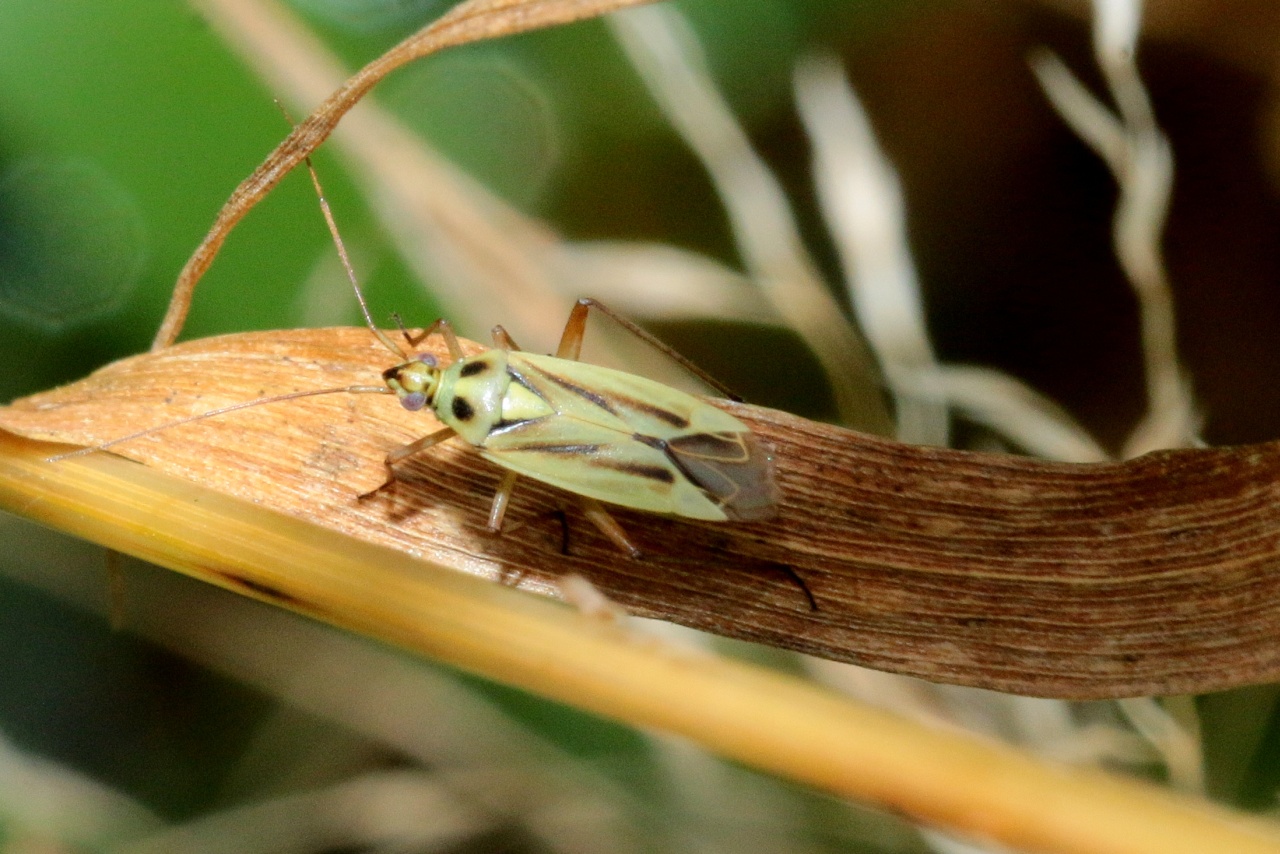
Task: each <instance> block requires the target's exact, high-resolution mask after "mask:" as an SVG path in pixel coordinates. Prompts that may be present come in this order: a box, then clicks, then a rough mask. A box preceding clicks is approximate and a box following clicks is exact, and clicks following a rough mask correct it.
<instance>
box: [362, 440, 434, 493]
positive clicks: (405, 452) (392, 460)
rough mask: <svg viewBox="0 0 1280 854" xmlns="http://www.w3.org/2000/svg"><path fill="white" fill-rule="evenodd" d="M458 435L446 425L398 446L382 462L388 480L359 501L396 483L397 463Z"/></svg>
mask: <svg viewBox="0 0 1280 854" xmlns="http://www.w3.org/2000/svg"><path fill="white" fill-rule="evenodd" d="M456 435H457V433H456V432H455V431H454V429H453V428H452V427H445V428H443V429H441V430H437V431H436V432H434V433H431V434H429V435H427V436H423V437H422V438H421V439H418V440H417V441H414V442H410V443H409V444H407V445H403V446H401V447H399V448H396V449H395V450H394V451H392V452H391V453H389V454H387V456H386V458H385V459H384V460H383V461H382V464H383V465H384V466H386V469H387V479H386V481H385V482H384V483H383V484H382V485H381V486H379V487H377V488H376V489H371V490H369V491H368V492H365V493H362V494H361V495H359V496H358V497H357V499H358V500H359V501H364V500H366V499H369V498H372V497H373V496H375V495H377V494H378V493H379V492H381V491H382V490H384V489H386V488H388V487H389V486H391V485H392V484H394V483H395V482H396V470H395V465H396V463H399V462H403V461H404V460H406V459H408V458H409V457H411V456H413V455H414V454H417V453H420V452H422V451H425V450H427V449H428V448H431V447H434V446H436V445H438V444H440V443H441V442H443V441H445V440H446V439H451V438H453V437H454V436H456Z"/></svg>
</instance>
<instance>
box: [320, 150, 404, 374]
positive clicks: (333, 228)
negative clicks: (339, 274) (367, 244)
mask: <svg viewBox="0 0 1280 854" xmlns="http://www.w3.org/2000/svg"><path fill="white" fill-rule="evenodd" d="M303 161H304V162H305V163H306V164H307V172H309V173H310V174H311V186H313V187H315V188H316V198H317V199H319V200H320V210H321V212H323V213H324V222H325V225H327V226H329V234H330V235H332V236H333V244H334V246H337V247H338V257H339V258H341V259H342V267H343V269H345V270H346V271H347V279H348V281H350V282H351V289H352V290H354V291H355V292H356V302H358V303H360V313H361V314H363V315H364V323H365V325H366V326H368V327H369V331H370V332H372V333H373V334H374V336H375V337H376V338H377V339H378V340H379V341H381V342H382V346H383V347H386V348H387V349H388V350H390V351H391V352H392V353H395V354H396V355H397V356H399V357H400V358H401V359H408V358H409V354H408V353H406V352H405V351H404V350H403V349H401V348H400V345H399V344H397V343H396V342H395V341H394V340H392V338H391V337H390V336H389V335H387V333H385V332H383V331H382V330H381V329H379V328H378V325H377V324H376V323H374V322H373V315H372V314H370V313H369V303H367V302H366V301H365V298H364V291H362V290H360V282H359V281H358V280H357V279H356V271H355V268H354V267H352V266H351V256H349V255H348V254H347V246H346V244H345V243H343V242H342V235H341V234H339V233H338V223H337V222H336V221H335V220H334V218H333V211H332V210H331V209H330V208H329V200H328V199H326V198H325V197H324V187H322V186H321V185H320V176H319V175H317V174H316V168H315V166H314V165H312V163H311V158H310V157H304V158H303Z"/></svg>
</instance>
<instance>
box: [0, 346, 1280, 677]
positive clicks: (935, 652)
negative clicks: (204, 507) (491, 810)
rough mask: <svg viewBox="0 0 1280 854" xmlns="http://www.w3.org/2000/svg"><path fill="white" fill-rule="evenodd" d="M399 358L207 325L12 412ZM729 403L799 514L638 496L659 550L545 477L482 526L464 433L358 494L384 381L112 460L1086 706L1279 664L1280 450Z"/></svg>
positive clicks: (45, 426) (365, 478)
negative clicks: (720, 519)
mask: <svg viewBox="0 0 1280 854" xmlns="http://www.w3.org/2000/svg"><path fill="white" fill-rule="evenodd" d="M384 362H385V357H384V356H383V355H382V354H381V353H380V352H379V351H378V348H377V345H376V343H372V342H371V337H370V336H369V334H368V332H367V331H366V330H361V329H330V330H304V331H295V332H273V333H259V334H251V335H235V336H225V337H222V338H214V339H207V340H202V341H196V342H190V343H188V344H184V345H182V346H180V347H175V348H172V349H171V350H169V351H166V352H164V353H162V354H158V355H149V356H140V357H135V358H133V359H128V360H125V361H123V362H120V363H117V364H116V365H114V366H111V367H109V368H106V369H104V370H102V371H100V372H98V373H97V374H94V375H93V376H91V377H90V378H88V379H86V380H84V381H81V382H80V383H76V384H73V385H70V386H66V387H64V388H61V389H57V390H54V391H51V392H46V393H43V394H40V395H36V396H34V397H31V398H27V399H25V400H22V401H19V402H17V403H15V404H14V405H12V406H10V407H8V408H6V409H4V410H0V427H3V428H5V429H8V430H10V431H13V432H16V433H20V434H23V435H26V436H29V437H33V438H40V439H47V440H54V441H62V442H69V443H75V444H82V445H88V444H95V443H100V442H104V441H107V440H110V439H114V438H117V437H119V436H121V435H124V434H126V433H129V432H132V431H133V430H136V429H138V428H139V427H145V426H147V425H152V424H159V423H165V422H168V421H171V420H174V419H177V418H181V417H184V416H188V415H191V414H193V413H197V412H202V411H207V410H209V409H213V408H216V407H218V406H221V405H224V404H227V403H234V402H240V401H244V400H250V399H253V398H255V397H257V396H259V395H261V394H264V393H267V394H271V393H279V392H289V391H296V390H299V389H306V388H323V387H329V386H343V385H349V384H352V383H368V382H370V381H371V380H372V378H373V377H376V375H377V370H378V369H379V368H380V367H381V366H382V365H383V364H384ZM718 405H721V406H725V407H728V408H731V409H732V411H733V412H734V413H735V414H736V415H738V416H739V417H740V418H742V419H743V420H744V421H746V422H747V423H748V424H749V425H751V427H752V428H753V429H754V430H755V431H757V433H758V434H759V435H760V436H761V437H762V438H763V439H764V440H765V441H766V442H767V443H769V444H770V445H771V446H772V447H773V448H774V450H775V452H776V456H777V459H778V471H779V477H780V481H781V485H782V489H783V494H784V502H783V507H782V512H781V515H780V517H779V518H778V519H777V520H776V521H773V522H769V523H759V524H753V525H715V524H698V523H693V522H685V521H675V520H669V519H665V518H662V517H655V516H649V515H645V514H640V513H630V512H619V513H618V518H619V520H620V521H621V522H622V524H623V525H624V526H625V527H626V529H627V530H628V532H629V533H631V534H632V535H633V536H634V538H635V540H636V541H637V543H638V545H640V547H641V548H642V549H643V550H644V551H645V552H646V553H647V555H648V558H647V559H646V560H641V561H635V560H629V559H626V558H624V557H622V556H621V555H620V554H619V553H618V552H616V550H614V549H613V547H612V546H611V545H610V544H609V543H608V542H606V541H604V540H602V538H600V537H599V536H598V535H597V534H596V533H595V532H594V530H593V529H592V528H591V526H590V525H589V524H587V523H586V522H585V520H583V519H581V518H580V517H578V516H577V515H576V513H575V512H574V511H573V509H572V503H571V502H569V503H568V504H567V505H566V502H565V500H564V496H563V495H561V494H559V493H556V492H555V491H553V490H549V489H543V488H540V487H538V486H536V485H533V484H522V487H521V489H520V490H518V491H517V495H516V499H515V502H514V504H513V507H512V510H511V512H510V513H509V515H508V523H509V525H510V529H509V530H508V531H507V532H506V533H505V534H504V535H503V536H501V537H493V536H490V535H488V534H486V533H485V531H484V519H485V512H486V510H487V506H488V502H489V498H490V495H491V494H492V490H493V487H494V485H495V484H496V482H497V480H498V476H499V472H498V471H497V470H496V469H495V468H494V467H493V466H491V465H490V464H488V463H486V462H484V461H483V460H481V459H479V458H478V457H477V456H476V455H475V454H474V453H471V452H470V451H469V450H468V449H466V448H463V447H452V446H445V447H442V448H441V449H439V451H438V452H436V453H432V454H428V455H424V458H423V459H421V460H419V461H417V462H415V463H413V464H411V465H408V466H406V467H405V469H404V470H403V472H402V474H403V476H404V482H403V483H402V484H401V485H400V488H398V489H397V490H396V491H395V492H394V493H393V494H391V495H388V496H383V497H380V498H378V499H376V500H373V501H367V502H359V501H357V500H356V499H355V496H356V495H357V494H359V493H361V492H364V491H365V490H368V489H370V488H372V487H374V486H377V485H378V484H379V483H380V482H381V480H382V472H381V463H380V461H381V459H382V457H383V455H384V454H385V453H386V452H387V451H388V450H390V449H392V448H394V447H397V446H399V445H402V444H404V443H405V442H408V441H410V440H412V439H416V438H418V437H420V436H422V435H425V434H426V433H427V432H429V431H430V430H431V429H432V424H431V423H430V418H429V417H427V416H423V415H421V414H417V415H415V414H412V413H406V412H404V411H403V410H402V409H400V408H399V407H398V406H397V405H396V404H395V401H394V400H391V399H389V398H385V397H382V396H378V395H359V396H356V395H331V396H328V397H317V398H308V399H306V400H298V401H293V402H291V403H288V404H277V405H271V406H263V407H260V408H256V409H252V410H248V411H244V412H238V413H235V414H234V415H231V416H227V417H224V418H217V419H210V420H207V421H203V422H200V423H197V424H193V425H189V426H185V427H181V428H176V429H172V430H168V431H165V432H162V433H160V434H156V435H154V436H151V437H149V438H148V439H145V440H142V441H138V442H135V443H130V444H126V445H122V446H119V447H118V448H117V450H119V451H120V453H122V454H123V455H125V456H129V457H132V458H134V459H138V460H141V461H144V462H147V463H148V464H151V465H154V466H156V467H158V468H160V469H162V470H164V471H166V472H170V473H173V474H175V475H179V476H181V477H184V478H187V479H190V480H194V481H197V482H199V483H201V484H203V485H205V486H208V487H209V488H212V489H215V490H218V491H220V492H223V493H227V494H230V495H233V496H237V497H240V498H243V499H248V500H250V501H254V502H257V503H259V504H262V505H264V506H271V507H275V508H278V509H280V510H282V511H285V512H288V513H291V514H293V515H295V516H299V517H302V518H304V519H307V520H310V521H314V522H316V523H318V524H320V525H323V526H324V527H326V528H329V529H331V530H334V531H337V532H340V533H344V534H348V535H350V536H352V537H356V538H359V539H363V540H368V541H372V542H377V543H380V544H384V545H387V546H390V547H393V548H396V549H399V550H401V551H405V552H408V553H410V554H412V555H415V556H419V557H422V558H424V559H427V560H429V561H432V562H435V563H438V564H443V565H447V566H450V567H454V568H457V569H460V570H463V571H465V572H469V573H471V574H474V575H479V576H482V577H485V578H489V579H493V580H501V581H504V582H506V583H508V584H517V585H518V586H522V587H526V588H532V589H539V590H549V589H550V588H551V587H552V585H553V583H554V581H555V579H556V578H558V577H560V576H561V575H563V574H564V573H566V572H578V573H580V574H582V575H584V576H585V577H586V578H588V579H589V580H590V581H591V582H592V583H594V584H596V585H597V586H598V587H600V588H601V589H602V590H603V591H605V592H606V593H607V594H608V595H609V596H610V597H612V598H613V599H615V600H616V601H618V602H620V603H622V604H623V605H624V606H626V607H627V608H628V609H629V610H630V611H632V612H633V613H638V614H642V615H647V616H655V617H661V618H664V619H668V620H671V621H674V622H678V623H683V624H686V625H691V626H695V627H698V628H703V629H707V630H709V631H713V632H717V633H720V634H724V635H729V636H733V637H739V638H745V639H749V640H757V641H763V642H766V643H771V644H775V645H778V646H783V647H788V648H792V649H798V650H801V651H804V652H810V653H814V654H817V655H821V656H826V657H829V658H835V659H840V660H845V661H852V662H855V663H859V664H865V665H868V666H871V667H875V668H879V669H883V670H888V671H892V672H898V673H907V674H912V675H916V676H921V677H924V678H927V679H932V680H937V681H946V682H955V683H961V684H968V685H978V686H984V687H990V688H997V689H1000V690H1005V691H1011V692H1017V693H1026V694H1035V695H1044V696H1058V697H1073V698H1086V697H1120V696H1136V695H1150V694H1171V693H1190V692H1202V691H1209V690H1217V689H1222V688H1227V687H1231V686H1236V685H1243V684H1248V683H1254V682H1263V681H1268V680H1273V679H1275V678H1276V677H1277V676H1280V644H1278V643H1277V641H1276V638H1277V637H1278V636H1280V632H1277V629H1278V628H1280V595H1278V594H1280V591H1277V589H1276V586H1277V579H1278V578H1280V575H1277V572H1276V570H1277V567H1280V536H1277V534H1276V531H1277V530H1280V501H1278V500H1277V498H1278V497H1280V495H1278V494H1280V483H1278V481H1280V443H1268V444H1263V445H1255V446H1249V447H1243V448H1226V449H1192V450H1182V451H1168V452H1160V453H1156V454H1151V455H1148V456H1145V457H1142V458H1138V459H1135V460H1130V461H1127V462H1123V463H1101V464H1092V465H1070V464H1062V463H1046V462H1040V461H1035V460H1030V459H1025V458H1019V457H1007V456H997V455H987V454H975V453H966V452H960V451H953V450H945V449H937V448H923V447H914V446H910V445H905V444H901V443H897V442H892V441H887V440H882V439H877V438H874V437H870V436H866V435H862V434H858V433H853V432H850V431H847V430H842V429H840V428H836V427H832V426H829V425H822V424H815V423H812V422H809V421H805V420H803V419H800V418H796V417H793V416H789V415H785V414H783V413H779V412H775V411H772V410H767V409H762V408H758V407H751V406H746V405H733V404H728V403H724V402H720V403H718ZM81 464H82V461H66V462H63V463H58V464H55V465H56V466H57V467H58V468H53V469H42V471H45V472H48V474H47V475H42V476H49V477H53V476H55V473H56V472H57V471H58V470H59V469H60V468H62V467H74V466H78V465H81ZM565 506H569V508H570V512H569V514H568V516H567V517H561V515H560V513H561V510H562V508H563V507H565ZM561 518H567V524H566V525H563V526H562V524H561V521H560V519H561ZM791 572H794V573H796V574H797V575H799V576H800V577H801V578H803V579H804V581H805V582H806V583H807V584H808V586H809V588H810V589H811V590H812V591H813V594H814V596H815V597H816V598H817V602H818V605H819V610H818V611H816V612H815V611H811V610H810V609H809V608H808V606H807V603H806V601H805V599H804V596H803V594H802V593H801V592H800V591H799V590H798V589H797V587H796V585H795V583H794V581H793V580H792V578H791V576H790V574H789V573H791Z"/></svg>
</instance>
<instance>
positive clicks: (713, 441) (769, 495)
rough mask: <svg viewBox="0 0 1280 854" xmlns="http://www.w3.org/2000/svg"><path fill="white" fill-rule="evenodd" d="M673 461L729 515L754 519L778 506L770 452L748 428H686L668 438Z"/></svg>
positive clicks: (771, 513)
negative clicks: (688, 430) (692, 430)
mask: <svg viewBox="0 0 1280 854" xmlns="http://www.w3.org/2000/svg"><path fill="white" fill-rule="evenodd" d="M667 451H668V456H669V457H670V459H671V460H672V462H674V463H675V464H676V467H677V468H679V469H680V471H681V472H682V473H683V474H684V475H685V477H687V478H688V479H689V481H690V482H692V483H693V484H694V485H696V486H697V487H698V488H699V489H701V490H702V491H703V493H705V494H706V496H707V497H708V498H709V499H710V500H711V501H712V502H713V503H715V504H716V505H717V506H718V507H720V509H721V510H723V511H724V514H725V516H726V517H728V518H729V519H732V520H734V521H740V522H755V521H760V520H763V519H771V518H773V517H774V516H775V515H777V512H778V499H779V494H778V484H777V481H776V480H775V478H774V473H773V457H772V456H771V455H770V454H769V453H768V452H767V451H766V450H765V449H764V446H762V445H761V444H760V441H759V440H758V439H756V437H755V435H754V434H752V433H751V432H750V431H748V430H746V429H743V430H741V431H735V432H717V433H705V432H704V433H691V434H688V435H685V436H677V437H675V438H672V439H669V440H668V441H667Z"/></svg>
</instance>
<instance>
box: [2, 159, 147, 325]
mask: <svg viewBox="0 0 1280 854" xmlns="http://www.w3.org/2000/svg"><path fill="white" fill-rule="evenodd" d="M146 244H147V238H146V227H145V223H144V222H143V218H142V215H141V214H140V212H139V210H138V206H137V203H136V201H135V200H134V198H133V196H132V195H131V194H130V193H129V191H128V190H126V189H125V188H124V187H122V186H121V185H120V184H119V183H118V182H116V181H115V180H114V179H113V178H112V177H111V176H110V175H109V174H107V172H106V171H104V170H103V169H101V168H100V167H98V166H96V165H95V164H94V163H92V162H90V161H88V160H83V159H78V158H77V159H49V158H44V157H39V156H33V157H31V158H28V159H25V160H22V161H20V162H18V163H15V164H14V165H13V166H10V167H9V168H8V169H7V170H5V171H4V172H3V173H0V313H3V314H4V315H5V316H7V317H9V318H12V319H17V320H20V321H24V322H26V323H30V324H33V325H36V326H39V327H43V328H45V329H48V330H60V329H65V328H67V327H70V326H74V325H76V324H79V323H83V322H85V321H88V320H91V319H94V318H97V317H100V316H102V315H104V314H106V313H108V312H110V311H111V310H112V309H113V308H115V307H116V306H118V305H119V304H120V303H121V301H122V300H123V299H124V297H125V296H126V295H127V294H128V293H129V291H130V290H131V289H132V288H133V287H134V285H135V284H137V281H138V276H139V274H140V273H141V271H142V266H143V261H144V259H145V257H146Z"/></svg>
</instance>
